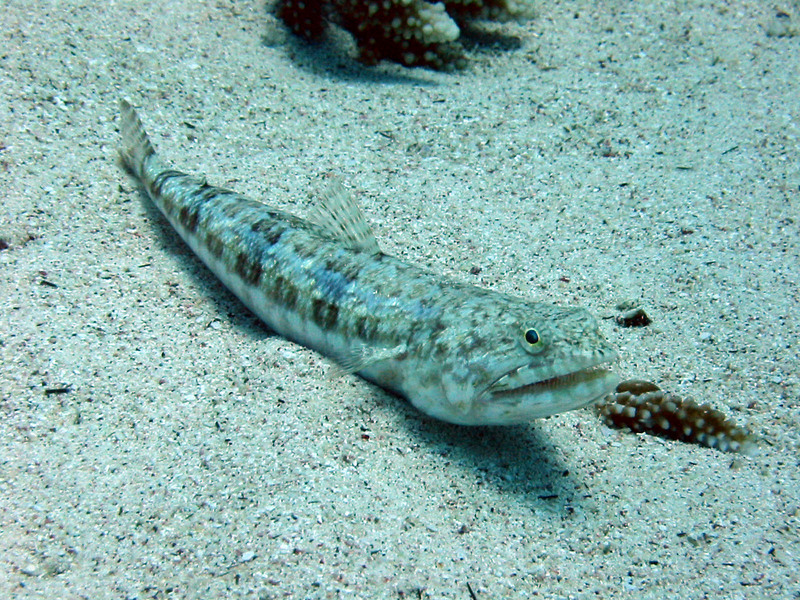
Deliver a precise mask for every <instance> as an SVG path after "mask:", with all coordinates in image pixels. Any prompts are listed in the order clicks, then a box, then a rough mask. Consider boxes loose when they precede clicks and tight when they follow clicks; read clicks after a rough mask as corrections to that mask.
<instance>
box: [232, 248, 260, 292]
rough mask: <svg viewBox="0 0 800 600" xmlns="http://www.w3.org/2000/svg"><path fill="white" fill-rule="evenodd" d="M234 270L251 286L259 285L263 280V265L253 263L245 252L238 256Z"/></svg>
mask: <svg viewBox="0 0 800 600" xmlns="http://www.w3.org/2000/svg"><path fill="white" fill-rule="evenodd" d="M234 268H235V269H236V273H237V274H238V275H239V277H241V278H242V279H243V280H244V281H246V282H247V283H249V284H251V285H257V284H258V282H259V280H260V279H261V273H262V269H261V265H260V264H258V263H256V262H253V261H251V260H250V257H249V256H248V255H247V253H245V252H240V253H239V254H238V255H237V256H236V264H235V266H234Z"/></svg>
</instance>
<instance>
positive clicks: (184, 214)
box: [178, 206, 198, 233]
mask: <svg viewBox="0 0 800 600" xmlns="http://www.w3.org/2000/svg"><path fill="white" fill-rule="evenodd" d="M178 220H179V221H180V223H181V225H183V226H184V227H185V228H186V229H187V230H189V231H190V232H192V233H194V232H195V231H197V220H198V215H197V207H196V206H192V207H189V206H182V207H181V209H180V211H178Z"/></svg>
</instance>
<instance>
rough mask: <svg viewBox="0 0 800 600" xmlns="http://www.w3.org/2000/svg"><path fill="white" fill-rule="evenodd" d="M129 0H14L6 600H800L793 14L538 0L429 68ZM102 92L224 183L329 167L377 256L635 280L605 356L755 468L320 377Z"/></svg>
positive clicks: (193, 166)
mask: <svg viewBox="0 0 800 600" xmlns="http://www.w3.org/2000/svg"><path fill="white" fill-rule="evenodd" d="M140 4H142V3H140V2H133V1H124V2H109V3H100V2H80V1H79V0H67V1H64V2H46V1H44V0H27V1H23V0H10V2H8V3H6V5H7V6H8V7H7V8H4V9H3V11H2V12H1V13H0V36H2V38H1V41H0V65H1V66H2V70H0V182H1V183H2V186H1V187H0V190H2V192H1V193H2V200H0V238H2V239H3V240H5V241H6V242H7V243H8V244H9V245H10V247H9V248H8V249H6V250H3V251H0V273H2V277H0V297H1V298H2V309H0V353H2V362H1V364H0V439H1V440H2V442H1V443H0V469H1V470H0V597H3V598H12V597H13V598H50V599H53V598H93V599H98V598H126V599H134V598H158V599H162V598H217V597H223V596H228V597H232V598H259V599H266V598H284V597H293V598H338V597H342V598H380V597H390V598H459V599H469V598H470V591H469V589H468V585H469V587H471V589H472V590H473V592H474V594H475V596H476V597H477V598H479V599H481V600H485V599H489V598H492V599H500V598H525V597H542V598H611V597H614V598H631V599H642V598H658V599H661V598H665V597H683V598H724V599H738V598H772V599H777V598H791V597H796V596H797V594H798V593H800V586H799V585H798V583H797V565H798V560H799V556H800V485H799V482H800V474H799V470H798V458H797V457H798V451H799V449H798V445H800V433H798V431H800V416H799V415H798V396H800V379H799V378H798V364H799V363H798V347H799V346H798V342H797V340H798V338H800V323H799V322H798V296H799V295H800V292H799V291H798V282H799V281H800V267H798V265H800V257H798V255H799V254H800V233H798V231H799V229H800V217H799V216H798V204H799V202H798V196H799V192H800V141H799V137H800V83H798V82H800V37H797V36H795V37H777V36H771V35H767V31H768V28H770V27H773V28H775V27H780V26H784V27H785V26H786V24H787V23H788V25H789V27H794V28H795V29H796V28H797V27H798V24H799V23H800V6H798V5H797V4H796V3H795V4H794V5H792V6H790V4H791V3H789V2H785V3H782V4H781V7H782V8H783V10H786V11H787V12H788V13H790V15H789V16H788V17H784V18H780V19H778V18H776V17H775V13H776V9H775V7H774V6H773V4H772V3H763V2H759V1H756V0H749V1H747V2H737V1H734V2H704V3H697V2H689V1H678V2H647V3H630V2H627V1H624V0H617V1H612V2H603V3H600V4H599V7H597V8H595V4H596V3H594V2H585V1H579V2H547V3H542V6H541V8H540V15H539V17H538V18H537V19H535V20H534V21H531V22H530V23H527V24H524V25H515V24H509V25H505V26H502V27H496V28H495V29H497V30H498V31H501V32H503V33H506V34H509V35H511V36H514V37H516V38H518V39H519V40H521V42H522V47H521V48H520V49H517V50H501V49H488V50H486V51H483V52H478V53H472V55H471V56H472V59H473V60H472V68H471V69H470V70H468V71H466V72H462V73H457V74H454V75H448V74H438V73H431V72H429V71H407V70H403V69H401V68H399V67H395V66H392V65H388V66H381V67H379V68H376V69H364V68H361V67H359V66H358V65H354V64H353V63H352V62H350V61H349V60H348V59H347V58H346V57H342V56H330V55H329V54H326V52H328V50H326V49H325V48H322V49H317V50H315V49H307V48H305V47H304V46H303V45H302V44H300V43H298V42H297V41H295V40H292V39H289V38H288V36H287V35H286V33H285V32H284V30H283V28H282V27H281V26H280V25H279V24H278V23H277V21H276V20H275V19H274V18H273V17H272V16H271V15H269V14H267V12H266V10H265V7H264V4H263V3H262V2H261V1H255V2H242V1H233V0H219V1H217V2H189V1H184V2H172V3H169V6H170V8H167V9H162V8H158V5H159V4H161V3H155V2H153V3H145V4H148V6H144V7H142V6H140ZM776 6H777V5H776ZM782 24H783V25H782ZM345 50H346V49H345ZM123 96H125V97H128V98H130V99H131V100H132V101H133V102H134V104H136V105H138V106H139V107H140V109H141V113H142V116H143V118H144V121H145V123H146V125H147V128H148V129H149V131H150V133H151V136H152V137H153V139H154V141H155V143H156V145H157V147H158V148H159V149H160V151H161V153H162V155H163V156H164V157H165V158H167V159H168V160H170V161H171V162H172V163H173V164H174V165H175V166H176V167H177V168H181V169H183V170H187V171H192V172H199V173H205V174H206V175H207V176H208V178H209V181H211V182H212V183H216V184H218V185H225V186H228V187H232V188H234V189H236V190H237V191H240V192H243V193H246V194H248V195H251V196H254V197H257V198H263V199H264V200H265V201H267V202H269V203H272V204H275V205H276V206H280V207H282V208H287V209H289V210H291V211H294V212H297V213H298V214H301V215H302V214H305V213H306V211H307V210H308V206H309V204H310V202H312V199H311V198H312V196H313V195H314V194H315V193H316V192H317V191H319V190H320V189H322V188H323V187H324V186H325V178H326V177H327V176H329V175H336V176H340V177H341V178H343V179H344V181H346V182H347V184H348V185H349V186H350V187H351V188H353V189H354V190H355V191H356V193H357V194H358V196H359V198H360V201H361V203H362V204H363V206H364V209H365V212H366V213H367V215H368V217H369V219H370V220H371V221H372V222H373V223H374V224H375V229H376V232H377V234H378V237H379V239H380V240H381V243H382V246H383V247H384V249H386V251H388V252H390V253H392V254H396V255H401V256H403V257H405V258H407V259H408V260H412V261H414V262H417V263H420V264H423V265H426V266H428V267H429V268H431V269H433V270H436V271H437V272H441V273H443V274H447V275H449V276H452V277H455V278H458V279H462V280H466V281H471V282H475V283H478V284H481V285H484V286H486V287H490V288H493V289H497V290H503V291H507V292H512V293H518V294H524V295H526V296H530V297H532V298H539V299H543V300H547V301H552V302H556V303H563V304H575V305H583V306H586V307H587V308H589V309H590V310H592V311H593V312H594V313H596V314H598V315H599V316H602V317H608V316H611V315H613V314H615V306H616V305H617V303H618V302H620V301H622V300H627V299H634V300H637V301H639V302H641V304H642V305H643V306H644V307H645V309H646V310H647V311H648V312H649V314H650V315H651V316H652V317H653V320H654V323H653V325H652V326H650V327H648V328H644V329H635V330H631V329H620V328H619V327H617V326H616V325H614V324H613V322H612V321H611V320H604V321H603V324H604V329H605V331H606V333H607V335H608V336H609V338H610V339H612V340H613V341H614V343H615V344H617V346H618V347H619V348H620V351H621V353H622V355H623V356H624V358H623V360H622V362H621V364H620V365H619V371H620V373H622V374H623V375H624V376H627V377H634V376H635V377H639V378H644V379H650V380H653V381H656V382H658V383H660V384H661V385H662V387H664V388H665V389H668V390H670V391H674V392H678V393H680V394H684V395H687V396H691V397H694V398H697V399H700V400H702V401H706V402H709V403H711V404H713V405H714V406H715V407H717V408H719V409H721V410H724V411H725V412H726V413H727V414H730V415H731V416H732V417H733V418H734V419H735V420H737V421H738V422H740V423H749V424H750V425H751V427H752V429H753V431H754V432H755V433H756V434H757V435H758V436H759V437H760V438H761V441H760V442H759V453H758V454H757V455H756V456H754V457H741V456H736V455H730V454H723V453H720V452H716V451H713V450H708V449H705V448H700V447H697V446H691V445H683V444H678V443H673V442H667V441H664V440H661V439H658V438H653V437H649V436H635V435H632V434H628V433H623V432H618V431H614V430H610V429H608V428H606V427H605V426H603V425H601V423H600V422H599V420H598V419H597V418H596V417H595V415H594V414H593V413H592V412H591V411H589V410H584V411H577V412H574V413H570V414H565V415H560V416H557V417H554V418H550V419H547V420H543V421H539V422H536V423H532V424H531V425H530V426H525V427H514V428H508V429H502V428H491V429H489V428H478V429H464V428H458V427H453V426H448V425H443V424H441V423H437V422H433V421H431V420H429V419H426V418H424V417H422V416H421V415H420V414H419V413H417V412H416V411H415V410H414V409H413V408H411V407H409V406H407V405H406V403H405V402H404V401H402V400H400V399H398V398H395V397H392V396H390V395H388V394H386V393H384V392H383V391H381V390H380V389H378V388H376V387H374V386H372V385H370V384H368V383H366V382H364V381H362V380H360V379H358V378H356V377H341V376H340V377H337V376H336V375H335V373H334V374H333V376H331V373H332V369H331V366H330V363H329V362H328V361H327V360H326V359H324V358H323V357H321V356H320V355H318V354H316V353H315V352H313V351H310V350H307V349H305V348H302V347H299V346H296V345H294V344H291V343H289V342H287V341H285V340H282V339H280V338H277V337H273V336H271V335H270V334H269V333H268V332H267V331H266V330H265V329H264V328H263V327H262V326H261V325H260V324H259V323H258V322H257V320H256V319H255V318H254V317H253V316H252V315H250V314H248V312H247V311H246V310H245V309H244V308H243V307H242V306H241V305H240V304H239V302H238V301H237V300H236V299H235V298H233V297H232V296H231V295H230V294H229V293H228V292H227V291H226V290H225V289H224V288H223V287H222V286H221V285H220V284H219V283H218V282H217V281H215V280H214V278H213V277H212V276H211V274H210V273H209V272H208V271H207V270H206V269H205V268H204V267H203V266H202V265H201V264H200V263H199V262H198V261H197V260H196V259H195V258H193V257H192V256H191V254H190V253H189V252H188V250H187V249H186V248H185V247H184V246H183V245H182V243H181V242H180V241H179V240H178V239H177V237H176V236H175V235H174V234H173V232H172V231H171V230H170V229H169V228H168V226H167V225H166V224H165V222H164V221H163V219H161V218H160V216H159V215H158V213H157V211H155V210H154V209H153V208H152V207H151V206H149V204H148V203H147V202H146V201H145V199H144V198H143V197H142V195H141V194H140V193H138V192H137V191H136V189H135V186H134V184H133V183H132V182H131V180H130V179H129V178H127V177H126V176H125V174H124V173H122V172H121V171H120V169H119V168H118V167H117V165H116V164H115V152H116V147H117V144H118V134H117V131H116V118H117V106H118V105H117V103H118V100H119V98H120V97H123ZM473 267H479V268H480V269H481V271H480V273H479V274H478V275H471V274H470V269H471V268H473ZM46 282H49V283H50V284H54V285H48V283H46ZM56 286H57V287H56ZM58 388H69V392H67V393H48V390H51V391H52V390H57V389H58Z"/></svg>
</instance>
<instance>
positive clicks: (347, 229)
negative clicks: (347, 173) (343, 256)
mask: <svg viewBox="0 0 800 600" xmlns="http://www.w3.org/2000/svg"><path fill="white" fill-rule="evenodd" d="M308 219H309V221H311V222H313V223H315V224H316V225H318V226H319V227H320V228H322V230H323V231H325V233H327V234H328V235H329V236H331V237H333V238H334V239H336V240H338V241H340V242H342V243H343V244H344V245H345V246H347V247H348V248H350V249H351V250H359V251H361V252H368V253H370V254H378V253H380V251H381V249H380V247H379V246H378V240H376V239H375V235H374V234H373V233H372V229H370V227H369V225H367V221H366V219H365V218H364V213H362V212H361V209H360V208H359V207H358V204H357V203H356V201H355V199H354V198H353V196H352V195H351V194H350V193H349V192H348V191H347V190H346V189H344V186H343V185H342V184H341V182H339V181H334V182H333V183H332V184H331V185H330V186H329V187H328V188H327V189H326V190H325V191H324V192H323V193H322V198H321V200H320V203H319V204H318V205H317V206H315V207H314V208H312V209H311V212H310V213H309V215H308Z"/></svg>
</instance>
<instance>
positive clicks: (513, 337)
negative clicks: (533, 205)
mask: <svg viewBox="0 0 800 600" xmlns="http://www.w3.org/2000/svg"><path fill="white" fill-rule="evenodd" d="M121 113H122V120H121V129H122V136H123V146H122V149H121V151H120V156H121V159H122V162H123V164H124V166H125V167H126V168H127V169H128V171H129V172H130V173H131V174H132V175H133V176H134V177H135V178H136V179H137V180H138V181H139V182H140V184H141V185H142V187H143V188H144V189H145V190H146V191H147V194H148V196H149V197H150V198H151V199H152V200H153V202H154V203H155V204H156V206H158V208H159V209H160V210H161V212H162V213H163V214H164V216H165V217H166V218H167V219H168V220H169V222H170V223H171V224H172V226H173V227H174V228H175V230H176V231H177V232H178V234H179V235H180V236H181V237H182V238H183V240H184V241H185V242H186V243H187V244H188V245H189V247H190V248H191V249H192V250H193V251H194V252H195V253H196V254H197V255H198V256H199V257H200V259H201V260H202V261H203V262H204V263H205V264H206V265H207V266H208V267H209V268H210V269H211V270H212V271H213V272H214V273H215V274H216V275H217V277H219V279H220V280H221V281H222V282H223V283H224V284H225V285H226V286H227V287H228V288H229V289H230V290H231V291H232V292H233V293H234V294H235V295H236V296H237V297H238V298H239V299H240V300H241V301H242V302H243V303H244V304H245V305H246V306H247V307H248V308H250V310H252V311H253V312H254V313H255V314H256V315H258V316H259V317H260V318H261V319H262V320H263V321H264V322H265V323H266V324H267V325H269V326H270V327H271V328H272V329H273V330H275V331H276V332H277V333H279V334H280V335H282V336H284V337H286V338H288V339H291V340H293V341H295V342H297V343H299V344H302V345H304V346H307V347H309V348H313V349H315V350H317V351H319V352H320V353H322V354H324V355H326V356H328V357H330V358H332V359H333V360H335V361H336V362H338V363H339V364H340V365H341V366H342V367H343V368H344V369H346V370H348V371H351V372H354V373H357V374H358V375H360V376H362V377H364V378H365V379H367V380H369V381H372V382H374V383H376V384H377V385H379V386H381V387H383V388H385V389H388V390H390V391H392V392H395V393H397V394H399V395H401V396H403V397H405V398H407V399H408V400H409V401H410V402H411V403H412V404H413V405H414V406H416V407H417V408H418V409H420V410H421V411H422V412H424V413H426V414H428V415H430V416H433V417H435V418H438V419H442V420H445V421H449V422H452V423H459V424H465V425H486V424H512V423H520V422H525V421H528V420H530V419H533V418H537V417H544V416H548V415H551V414H554V413H558V412H562V411H565V410H571V409H574V408H579V407H581V406H585V405H587V404H591V403H593V402H595V401H596V400H599V399H600V398H602V397H603V396H605V395H606V394H608V393H610V392H611V391H612V390H613V389H614V386H615V385H616V384H617V382H618V377H617V376H616V375H614V374H613V373H611V372H610V371H609V370H608V369H607V368H606V367H607V366H608V365H609V364H610V363H611V362H613V361H615V360H616V358H617V355H616V352H615V351H614V349H613V348H612V347H611V346H610V345H609V344H608V342H607V341H606V340H605V339H604V338H603V336H602V335H601V333H600V331H599V327H598V324H597V321H596V320H595V319H594V317H592V316H591V315H590V314H589V313H588V312H587V311H586V310H584V309H582V308H574V307H562V306H556V305H552V304H545V303H539V302H533V301H530V300H527V299H524V298H518V297H514V296H510V295H507V294H502V293H499V292H495V291H492V290H487V289H483V288H479V287H476V286H473V285H469V284H466V283H462V282H458V281H453V280H450V279H447V278H445V277H443V276H441V275H439V274H436V273H432V272H429V271H426V270H423V269H420V268H418V267H416V266H415V265H412V264H409V263H406V262H404V261H402V260H399V259H397V258H394V257H392V256H389V255H387V254H384V253H383V252H381V250H380V248H379V246H378V243H377V241H376V240H375V237H374V236H373V234H372V232H371V231H370V228H369V226H368V225H367V223H366V220H365V219H364V216H363V214H362V213H361V211H360V209H359V208H358V205H357V204H356V202H355V201H354V199H353V198H352V197H351V196H350V195H349V194H348V193H347V192H346V191H345V189H344V188H343V187H342V186H341V185H334V186H332V187H331V189H329V190H328V191H327V192H326V193H325V194H324V195H323V198H322V199H321V201H320V202H319V204H318V205H317V206H316V207H315V208H314V210H313V211H312V214H311V217H310V218H309V219H301V218H299V217H297V216H295V215H292V214H290V213H287V212H284V211H281V210H278V209H275V208H272V207H270V206H267V205H266V204H263V203H261V202H257V201H255V200H251V199H248V198H246V197H244V196H242V195H239V194H237V193H235V192H233V191H230V190H226V189H224V188H219V187H215V186H212V185H209V184H208V183H207V181H206V180H205V179H204V178H198V177H194V176H192V175H188V174H185V173H183V172H181V171H176V170H174V169H172V168H169V167H168V166H167V165H166V164H165V163H163V162H162V161H161V159H160V158H159V157H158V155H157V154H156V152H155V150H154V148H153V146H152V144H151V142H150V140H149V138H148V136H147V134H146V133H145V130H144V128H143V126H142V123H141V121H140V119H139V117H138V116H137V114H136V112H135V110H134V109H133V108H132V106H131V105H130V103H128V102H127V101H123V102H122V103H121Z"/></svg>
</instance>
